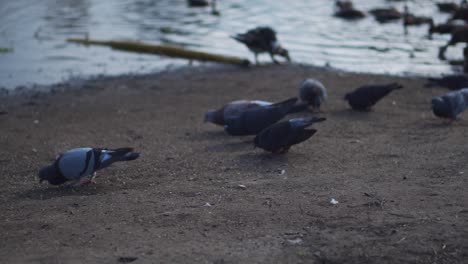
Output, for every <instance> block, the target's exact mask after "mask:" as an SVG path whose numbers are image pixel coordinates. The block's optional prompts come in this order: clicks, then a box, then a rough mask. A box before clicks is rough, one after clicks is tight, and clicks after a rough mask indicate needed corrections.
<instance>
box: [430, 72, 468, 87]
mask: <svg viewBox="0 0 468 264" xmlns="http://www.w3.org/2000/svg"><path fill="white" fill-rule="evenodd" d="M427 81H428V82H427V83H426V84H425V85H424V86H425V87H434V86H440V87H445V88H448V89H449V90H459V89H462V88H467V87H468V77H467V76H466V75H463V74H453V75H445V76H442V77H439V78H435V77H431V78H427Z"/></svg>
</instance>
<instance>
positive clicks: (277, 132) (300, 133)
mask: <svg viewBox="0 0 468 264" xmlns="http://www.w3.org/2000/svg"><path fill="white" fill-rule="evenodd" d="M325 120H326V119H325V118H319V117H311V118H295V119H291V120H288V121H283V122H279V123H277V124H274V125H271V126H269V127H268V128H266V129H264V130H262V132H260V133H259V134H258V135H257V136H256V137H255V139H254V144H255V147H259V148H262V149H264V150H266V151H270V152H273V153H276V154H278V153H286V152H287V151H288V150H289V148H290V147H291V146H292V145H295V144H299V143H301V142H303V141H306V140H307V139H309V138H310V137H312V136H313V135H314V134H315V133H316V132H317V130H315V129H306V128H307V127H309V126H311V125H312V124H313V123H316V122H321V121H325Z"/></svg>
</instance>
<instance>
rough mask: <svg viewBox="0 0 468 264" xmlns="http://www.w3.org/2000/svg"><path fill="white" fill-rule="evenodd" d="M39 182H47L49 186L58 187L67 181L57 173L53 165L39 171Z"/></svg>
mask: <svg viewBox="0 0 468 264" xmlns="http://www.w3.org/2000/svg"><path fill="white" fill-rule="evenodd" d="M38 176H39V182H40V183H42V182H43V181H48V182H49V183H50V184H53V185H59V184H62V183H64V182H66V181H67V179H66V178H64V177H63V176H62V175H61V174H60V172H59V171H58V169H57V167H56V166H55V164H53V165H49V166H45V167H43V168H42V169H41V170H39V175H38Z"/></svg>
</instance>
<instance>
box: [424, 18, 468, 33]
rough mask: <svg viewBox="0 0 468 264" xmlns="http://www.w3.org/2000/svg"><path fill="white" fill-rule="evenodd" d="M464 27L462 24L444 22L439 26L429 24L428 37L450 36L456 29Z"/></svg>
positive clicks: (432, 23)
mask: <svg viewBox="0 0 468 264" xmlns="http://www.w3.org/2000/svg"><path fill="white" fill-rule="evenodd" d="M463 26H464V23H463V24H459V23H455V22H446V23H441V24H437V25H436V24H434V21H430V22H429V36H431V35H432V34H435V33H437V34H450V33H452V31H454V30H455V29H457V28H461V27H463Z"/></svg>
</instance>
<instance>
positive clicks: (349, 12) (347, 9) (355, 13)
mask: <svg viewBox="0 0 468 264" xmlns="http://www.w3.org/2000/svg"><path fill="white" fill-rule="evenodd" d="M335 6H336V8H337V11H336V12H335V14H334V16H336V17H340V18H343V19H359V18H363V17H365V16H366V14H364V12H362V11H360V10H357V9H355V8H354V5H353V2H351V1H340V0H338V1H336V2H335Z"/></svg>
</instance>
